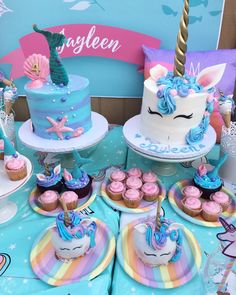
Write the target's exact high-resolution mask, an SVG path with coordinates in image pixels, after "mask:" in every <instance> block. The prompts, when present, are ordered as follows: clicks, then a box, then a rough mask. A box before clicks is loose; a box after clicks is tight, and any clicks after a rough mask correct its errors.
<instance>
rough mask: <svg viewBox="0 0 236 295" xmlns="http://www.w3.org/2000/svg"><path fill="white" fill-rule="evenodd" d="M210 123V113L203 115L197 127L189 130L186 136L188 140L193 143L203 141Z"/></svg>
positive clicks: (190, 143)
mask: <svg viewBox="0 0 236 295" xmlns="http://www.w3.org/2000/svg"><path fill="white" fill-rule="evenodd" d="M209 124H210V115H205V116H203V118H202V121H201V123H200V124H199V125H198V126H197V127H195V128H192V129H190V130H189V132H188V134H187V135H186V138H185V140H186V142H187V143H188V144H189V145H192V144H196V143H198V142H200V141H202V139H203V137H204V134H205V132H206V130H207V128H208V126H209Z"/></svg>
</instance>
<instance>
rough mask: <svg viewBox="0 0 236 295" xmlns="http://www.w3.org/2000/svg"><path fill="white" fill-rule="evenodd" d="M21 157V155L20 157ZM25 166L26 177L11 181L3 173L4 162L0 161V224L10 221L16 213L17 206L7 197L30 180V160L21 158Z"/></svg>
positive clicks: (31, 169) (31, 170)
mask: <svg viewBox="0 0 236 295" xmlns="http://www.w3.org/2000/svg"><path fill="white" fill-rule="evenodd" d="M21 156H22V155H21ZM22 157H23V158H24V160H25V161H26V165H27V176H26V177H25V178H24V179H21V180H18V181H12V180H10V179H9V178H8V176H7V174H6V172H5V171H4V161H0V179H1V185H0V224H2V223H5V222H7V221H9V220H10V219H12V218H13V217H14V216H15V215H16V212H17V205H16V204H15V203H14V202H12V201H9V200H8V197H9V196H10V195H11V194H13V193H15V192H16V191H17V190H19V189H20V188H21V187H22V186H23V185H25V184H26V182H27V181H28V180H29V179H30V177H31V175H32V172H33V168H32V164H31V162H30V160H29V159H28V158H26V157H24V156H22Z"/></svg>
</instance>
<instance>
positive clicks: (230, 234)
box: [216, 217, 236, 295]
mask: <svg viewBox="0 0 236 295" xmlns="http://www.w3.org/2000/svg"><path fill="white" fill-rule="evenodd" d="M219 221H220V223H221V224H222V226H223V227H224V229H225V231H224V232H223V233H218V234H217V235H216V236H217V238H218V239H219V240H220V241H221V242H223V243H225V242H229V244H227V245H226V246H225V244H223V243H222V247H223V251H222V254H224V255H225V256H227V257H229V258H230V259H229V262H228V264H227V265H226V268H225V272H224V275H223V278H222V281H221V283H220V284H219V287H218V291H217V294H218V295H230V293H229V292H227V285H226V281H227V278H228V276H229V274H230V272H231V270H232V268H233V266H234V263H235V258H236V227H235V226H234V225H233V224H228V223H227V221H226V220H225V219H223V218H222V217H220V218H219Z"/></svg>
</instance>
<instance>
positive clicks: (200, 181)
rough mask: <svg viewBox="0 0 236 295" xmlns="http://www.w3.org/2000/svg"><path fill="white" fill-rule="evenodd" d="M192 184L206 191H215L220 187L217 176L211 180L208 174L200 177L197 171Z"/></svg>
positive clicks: (220, 183)
mask: <svg viewBox="0 0 236 295" xmlns="http://www.w3.org/2000/svg"><path fill="white" fill-rule="evenodd" d="M193 179H194V182H195V183H196V184H197V185H199V186H201V187H203V188H206V189H216V188H218V187H220V186H221V185H222V180H221V178H220V177H219V176H215V177H213V178H211V177H209V175H208V174H204V175H202V176H201V175H200V174H199V172H198V171H196V172H195V174H194V177H193Z"/></svg>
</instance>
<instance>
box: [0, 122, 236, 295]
mask: <svg viewBox="0 0 236 295" xmlns="http://www.w3.org/2000/svg"><path fill="white" fill-rule="evenodd" d="M19 126H20V123H17V124H16V129H17V130H18V128H19ZM17 149H18V150H19V152H20V153H22V154H23V155H25V156H27V157H28V158H29V159H30V160H31V162H32V164H33V167H34V172H33V176H32V177H31V179H30V180H29V182H28V183H27V184H26V185H25V186H23V187H22V188H21V189H20V190H19V191H17V192H16V193H14V194H12V196H11V197H10V199H11V200H12V201H14V202H15V203H16V204H17V206H18V212H17V214H16V216H15V217H14V218H13V219H11V220H10V221H9V222H6V223H4V224H1V225H0V294H1V295H6V294H19V295H20V294H24V295H25V294H39V295H40V294H56V295H58V294H59V295H60V294H63V295H65V294H66V295H68V294H70V295H74V294H78V292H79V293H81V294H99V295H101V294H113V295H118V294H119V295H120V294H122V295H125V294H142V295H146V294H147V295H151V294H161V295H162V294H163V295H165V294H171V295H178V294H181V295H183V294H184V295H185V294H186V295H187V294H199V295H200V294H205V293H203V292H204V288H203V285H202V280H201V276H200V275H199V274H197V275H196V276H195V277H194V278H193V279H192V280H191V281H190V282H188V283H187V284H185V285H183V286H180V287H178V288H174V289H154V288H150V287H146V286H144V285H142V284H140V283H138V282H137V281H135V280H134V279H132V278H131V277H130V276H129V275H128V274H127V273H126V272H125V271H124V270H123V268H122V267H121V266H120V264H119V262H118V259H117V258H116V256H115V258H114V259H113V260H112V262H111V263H110V264H109V266H108V267H107V268H106V269H105V271H103V272H102V273H101V274H100V275H98V276H97V277H96V278H95V279H93V280H92V281H86V280H85V281H81V282H78V283H75V284H71V285H65V286H60V287H52V286H50V285H47V284H46V283H44V282H42V281H40V280H39V279H38V278H37V277H36V275H35V274H34V273H33V271H32V269H31V266H30V261H29V254H30V251H31V247H32V245H33V242H34V240H35V239H37V237H38V236H39V234H40V233H42V231H44V230H45V229H46V228H47V227H48V226H50V225H51V224H52V223H53V222H54V220H55V219H54V218H52V217H47V216H43V215H40V214H38V213H36V212H35V211H33V210H32V209H31V207H30V205H29V202H28V199H29V194H30V192H31V191H32V189H33V188H34V186H35V174H36V173H38V172H39V171H40V170H42V166H41V164H42V154H40V153H38V152H35V151H33V150H30V149H28V148H27V147H25V146H23V145H22V144H21V143H20V141H19V139H17ZM218 155H219V147H218V146H215V147H214V148H213V150H212V151H211V152H210V153H209V154H208V155H207V157H208V158H209V159H212V160H214V159H217V158H218ZM82 156H84V157H90V158H91V159H92V160H93V162H91V163H87V164H86V166H84V168H85V169H86V171H87V172H88V173H90V174H95V175H96V174H98V173H99V172H100V173H101V171H104V169H105V168H108V167H109V166H114V165H115V166H116V165H117V166H118V167H122V168H127V169H128V168H130V167H135V166H137V167H140V168H142V169H144V170H150V168H151V166H152V161H151V160H149V159H145V158H143V157H142V156H140V155H138V154H136V153H134V152H133V151H131V150H128V149H127V146H126V144H125V141H124V138H123V135H122V127H121V126H111V127H110V130H109V132H108V134H107V136H106V137H105V138H104V139H103V140H102V141H101V143H99V144H98V145H97V146H96V147H95V148H90V149H88V150H85V151H83V152H82ZM193 173H194V168H192V167H190V168H186V167H183V166H182V165H181V164H177V174H176V175H174V176H171V177H164V176H162V177H161V180H162V182H163V184H164V185H165V187H166V189H167V190H168V189H169V188H170V187H171V186H172V185H173V184H174V183H176V182H177V181H179V180H182V179H186V178H191V177H192V176H193ZM162 207H163V209H164V212H165V216H166V217H167V218H171V219H174V220H175V221H176V222H178V223H182V224H183V225H184V226H185V227H187V228H188V229H189V230H190V231H191V232H192V233H193V234H194V236H195V237H196V238H197V240H198V242H199V244H200V248H201V253H202V268H203V267H204V266H205V263H206V259H207V255H208V254H210V253H212V252H213V251H214V250H215V249H216V248H217V246H218V240H217V238H216V233H218V232H219V228H212V227H203V226H200V225H196V224H193V223H191V222H189V221H187V220H185V219H183V218H181V217H180V216H179V215H178V214H177V213H176V212H175V211H174V210H173V208H172V207H171V206H170V204H169V201H168V198H166V199H165V200H164V201H163V203H162ZM82 212H83V213H84V214H88V215H89V216H91V217H96V218H99V219H101V220H102V221H103V222H105V223H106V224H107V225H108V226H109V228H110V229H111V230H112V232H113V234H114V235H115V236H116V237H117V236H118V234H119V232H120V231H121V230H122V229H123V228H124V226H125V225H126V224H127V223H129V222H131V221H132V220H134V219H137V218H140V217H142V216H143V214H129V213H120V212H119V211H116V210H113V209H112V208H111V207H109V206H108V205H107V204H106V203H105V202H104V201H103V199H102V197H101V196H99V192H98V193H97V197H96V199H95V201H94V202H93V203H92V204H91V205H89V207H88V208H87V209H84V210H83V211H82ZM154 214H155V209H154V210H153V211H150V212H148V213H145V216H147V215H154ZM3 257H4V258H5V267H4V266H3V267H2V268H1V262H2V261H3ZM235 288H236V286H235ZM201 292H202V293H201Z"/></svg>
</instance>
